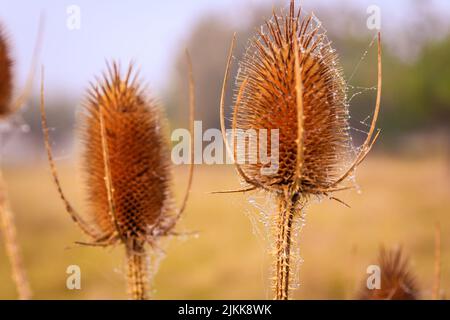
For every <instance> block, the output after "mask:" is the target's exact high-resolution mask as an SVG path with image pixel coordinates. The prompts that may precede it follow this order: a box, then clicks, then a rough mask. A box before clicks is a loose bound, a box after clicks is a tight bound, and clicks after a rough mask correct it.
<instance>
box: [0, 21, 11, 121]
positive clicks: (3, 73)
mask: <svg viewBox="0 0 450 320" xmlns="http://www.w3.org/2000/svg"><path fill="white" fill-rule="evenodd" d="M12 66H13V61H12V59H11V56H10V51H9V43H8V40H7V39H6V36H5V33H4V31H3V28H2V26H1V25H0V117H2V116H4V115H7V114H9V113H10V107H11V99H12V91H13V80H12Z"/></svg>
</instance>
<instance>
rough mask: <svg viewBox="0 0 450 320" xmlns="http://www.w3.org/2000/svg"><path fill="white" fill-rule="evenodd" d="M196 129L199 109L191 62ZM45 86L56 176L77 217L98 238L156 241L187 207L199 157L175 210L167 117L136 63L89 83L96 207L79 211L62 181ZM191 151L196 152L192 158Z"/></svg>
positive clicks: (89, 177) (86, 135) (88, 169)
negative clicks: (142, 82)
mask: <svg viewBox="0 0 450 320" xmlns="http://www.w3.org/2000/svg"><path fill="white" fill-rule="evenodd" d="M188 61H189V66H190V81H191V82H190V83H191V88H190V89H191V90H190V92H191V103H190V117H191V130H192V123H193V113H194V99H193V90H194V89H193V79H192V68H191V64H190V59H189V60H188ZM43 82H44V81H43V79H42V86H41V116H42V127H43V131H44V138H45V144H46V149H47V153H48V158H49V162H50V166H51V169H52V174H53V178H54V181H55V184H56V186H57V188H58V192H59V194H60V196H61V199H62V200H63V202H64V203H65V205H66V209H67V211H68V212H69V214H70V215H71V217H72V219H73V220H74V221H75V222H76V223H77V224H78V225H79V226H80V227H81V229H82V230H83V231H84V232H85V233H86V234H87V235H89V236H90V237H91V238H93V240H94V242H93V243H92V244H97V245H110V244H114V243H115V242H117V241H121V242H123V243H125V244H126V245H127V246H128V245H129V246H131V247H134V246H138V247H139V246H142V245H144V244H145V243H150V244H153V243H154V242H155V241H156V240H157V239H158V238H159V237H161V236H163V235H166V234H168V232H170V231H171V229H172V228H173V227H174V224H175V222H176V220H177V219H178V218H179V216H180V214H181V213H182V212H183V210H184V209H185V206H186V202H187V199H188V194H189V190H190V186H191V183H192V172H193V161H192V164H191V170H190V174H189V182H188V188H187V191H186V194H185V197H184V199H183V202H182V205H181V207H180V209H179V210H177V212H175V214H173V213H174V211H175V210H174V209H175V207H174V203H173V197H172V192H171V179H172V176H171V163H170V158H169V157H170V153H169V150H168V145H167V141H166V140H165V136H164V135H165V130H164V127H165V122H166V120H165V118H164V116H163V113H162V111H161V110H160V107H159V105H158V103H157V102H156V101H155V100H153V99H151V98H149V97H148V96H147V95H146V92H145V90H144V88H143V87H141V86H140V84H139V81H138V78H137V74H134V72H133V68H132V66H130V67H129V69H128V72H127V73H126V74H125V75H122V74H121V72H120V67H119V65H118V64H117V63H113V64H112V66H110V65H108V71H107V73H105V74H104V75H103V78H102V79H97V82H98V83H97V84H91V89H90V91H89V92H88V98H87V100H86V102H85V104H84V112H83V113H82V116H81V119H80V120H81V125H80V134H81V140H82V142H83V144H84V168H85V174H86V184H87V188H88V194H89V199H88V200H89V204H90V209H91V215H90V217H91V218H92V219H90V220H91V221H89V223H88V222H87V221H86V220H85V219H83V217H82V216H80V215H79V214H78V213H76V212H75V210H74V209H73V207H72V205H71V204H70V203H69V201H68V200H67V198H66V197H65V195H64V193H63V192H62V189H61V184H60V182H59V179H58V175H57V172H56V167H55V164H54V161H53V155H52V151H51V147H50V142H49V134H48V126H47V119H46V115H45V108H44V87H43ZM192 156H193V154H191V158H192Z"/></svg>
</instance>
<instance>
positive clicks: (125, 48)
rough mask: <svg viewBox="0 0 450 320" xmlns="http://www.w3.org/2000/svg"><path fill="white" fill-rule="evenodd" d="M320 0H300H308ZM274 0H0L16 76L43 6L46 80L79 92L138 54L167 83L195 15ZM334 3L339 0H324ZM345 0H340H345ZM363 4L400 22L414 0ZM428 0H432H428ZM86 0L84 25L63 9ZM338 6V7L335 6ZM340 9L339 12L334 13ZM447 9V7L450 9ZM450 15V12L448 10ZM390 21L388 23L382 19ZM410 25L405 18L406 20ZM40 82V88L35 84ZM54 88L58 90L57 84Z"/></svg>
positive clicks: (440, 2) (237, 12)
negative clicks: (110, 64) (113, 64)
mask: <svg viewBox="0 0 450 320" xmlns="http://www.w3.org/2000/svg"><path fill="white" fill-rule="evenodd" d="M314 1H317V0H309V1H300V2H299V1H297V3H302V4H305V3H306V5H309V4H311V3H313V2H314ZM288 2H289V1H288V0H286V1H274V0H214V1H212V0H190V1H188V0H166V1H143V0H142V1H138V0H130V1H119V0H96V1H92V0H91V1H89V0H63V1H51V0H36V1H28V0H15V1H11V0H0V8H1V9H0V21H1V22H2V23H4V25H5V26H6V29H7V32H8V34H9V35H10V38H11V43H12V47H13V54H14V57H15V58H16V74H17V77H16V80H17V81H16V83H17V84H18V85H19V87H20V84H21V83H23V81H24V78H25V75H26V73H27V70H28V66H29V61H30V57H31V54H32V51H33V46H34V42H35V38H36V33H37V26H38V20H39V12H40V11H41V10H44V11H45V15H46V23H45V36H44V43H43V49H42V52H41V61H42V62H43V63H44V64H45V66H46V78H47V86H49V87H52V88H60V89H61V90H63V91H66V90H70V92H72V93H75V94H80V93H81V92H83V90H84V89H85V87H86V85H87V83H88V82H89V81H90V80H92V79H93V76H94V75H96V74H98V73H99V72H100V71H101V70H103V69H104V62H105V59H107V58H108V59H111V58H116V59H120V60H121V61H123V62H128V61H129V60H130V59H135V60H136V61H137V62H138V64H139V65H140V67H141V72H142V75H143V76H144V78H145V79H146V80H147V81H148V82H149V84H150V85H151V86H152V87H153V88H156V90H158V91H160V90H163V89H164V87H165V85H166V81H167V79H168V75H169V74H170V72H171V71H172V63H173V58H174V55H175V54H176V53H177V50H178V49H179V45H180V44H183V43H184V40H185V39H186V37H187V36H188V35H189V32H190V30H191V28H192V26H193V25H194V24H195V22H196V21H197V20H198V19H199V18H200V17H201V16H202V15H204V14H206V13H207V12H210V11H212V12H214V11H216V12H217V11H220V12H222V14H223V16H225V17H229V19H230V23H240V22H243V21H245V17H246V12H248V11H247V10H246V8H248V7H250V6H251V5H252V4H257V3H278V4H282V5H286V6H287V5H288ZM320 2H321V3H325V4H327V5H328V4H330V5H336V3H337V1H327V0H321V1H320ZM341 2H342V1H339V3H341ZM346 2H352V4H354V3H355V2H356V5H357V6H359V7H361V14H364V8H366V7H367V6H368V5H370V4H378V5H379V6H380V7H381V8H382V13H383V19H384V20H383V27H384V26H386V27H387V28H390V27H392V26H393V25H397V26H400V27H401V26H402V25H401V24H402V21H404V20H405V19H409V18H411V17H408V6H409V5H410V4H411V0H401V1H389V0H378V1H377V0H359V1H346ZM427 2H428V1H427ZM431 2H433V3H435V4H436V6H437V7H439V9H440V10H443V11H444V12H447V14H448V13H449V12H450V1H446V0H435V1H429V3H431ZM70 5H78V6H79V7H80V8H81V30H78V31H70V30H69V29H68V28H67V27H66V21H67V13H66V9H67V7H68V6H70ZM337 13H338V11H337ZM337 17H339V15H337ZM449 17H450V14H449ZM449 20H450V18H449ZM385 22H386V23H385ZM405 27H407V26H405ZM36 89H37V88H36ZM52 91H53V93H49V95H52V94H58V93H57V92H55V91H54V90H52Z"/></svg>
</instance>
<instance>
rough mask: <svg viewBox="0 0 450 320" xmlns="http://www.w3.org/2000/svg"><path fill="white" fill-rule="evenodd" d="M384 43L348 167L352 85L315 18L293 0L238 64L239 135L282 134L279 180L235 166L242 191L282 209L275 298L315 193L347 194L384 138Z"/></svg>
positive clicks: (249, 166) (285, 293)
mask: <svg viewBox="0 0 450 320" xmlns="http://www.w3.org/2000/svg"><path fill="white" fill-rule="evenodd" d="M378 40H379V41H378V50H379V51H378V56H379V58H378V73H379V74H378V94H377V102H376V107H375V112H374V116H373V119H372V124H371V127H370V130H369V132H368V136H367V138H366V141H365V142H364V144H363V145H362V146H361V148H360V151H359V153H358V154H357V155H356V157H355V158H354V160H351V161H350V164H349V165H348V167H346V168H345V162H346V160H347V162H348V159H349V157H350V155H352V150H353V148H352V141H351V137H350V134H349V123H348V118H349V112H348V106H347V100H346V84H345V81H344V78H343V76H342V72H341V69H340V67H339V61H338V58H337V55H336V53H335V51H334V49H333V48H332V47H331V45H330V42H329V41H328V40H327V37H326V35H325V31H324V30H323V28H322V26H321V24H320V22H318V20H317V19H316V18H315V17H314V16H313V15H302V12H301V9H298V11H297V12H296V9H295V4H294V1H291V5H290V10H289V13H288V14H287V15H286V16H284V17H280V16H278V15H277V14H276V13H275V12H274V15H273V18H272V20H270V21H267V22H266V25H265V30H263V29H262V30H261V31H259V34H258V37H255V38H254V39H253V40H252V41H251V46H250V48H249V50H248V51H247V54H246V55H245V57H244V58H243V60H242V61H241V63H240V71H239V74H238V77H237V85H238V93H237V95H236V99H235V105H234V110H233V119H232V128H233V131H234V132H235V131H236V130H237V129H239V130H243V131H244V132H246V131H248V130H255V131H258V130H260V129H266V130H268V131H270V130H272V129H278V130H279V141H278V146H279V150H278V152H279V159H278V160H279V167H278V171H277V172H276V173H275V174H272V175H264V174H262V171H261V169H262V168H264V165H263V164H262V163H261V162H260V161H259V162H257V163H245V164H242V165H241V164H238V163H237V162H236V161H235V165H236V169H237V171H238V172H239V174H240V177H241V178H242V180H243V182H244V183H246V184H247V186H246V188H244V189H243V190H242V191H251V190H263V191H266V192H267V193H268V194H270V195H273V196H274V197H275V198H276V200H277V202H278V209H279V210H278V212H277V213H276V214H275V215H274V219H273V220H274V222H273V226H274V230H273V232H274V239H275V240H274V241H275V245H274V255H275V259H274V261H275V266H274V270H275V271H274V296H275V299H288V297H289V290H290V283H291V280H292V279H291V278H292V271H291V258H292V252H291V251H292V250H291V249H292V245H293V243H292V238H293V236H292V234H293V230H294V226H295V224H296V222H297V221H298V220H299V218H300V217H301V211H302V209H303V207H304V206H305V204H306V203H307V202H308V199H309V198H310V197H311V196H313V195H316V196H327V197H330V198H333V199H335V198H334V197H332V196H331V194H332V193H333V192H335V191H339V190H342V189H345V188H348V187H346V186H342V185H341V184H342V183H343V182H345V181H346V180H347V178H348V177H349V176H350V175H351V174H352V172H354V169H355V168H356V167H357V165H358V164H360V163H361V162H362V161H363V160H364V158H365V157H366V155H367V154H368V152H369V151H370V149H371V147H372V145H373V143H374V142H375V140H376V138H377V136H378V132H377V133H376V134H375V124H376V120H377V116H378V110H379V104H380V97H381V47H380V38H379V39H378ZM233 46H234V39H233V42H232V45H231V49H230V54H229V57H228V63H227V68H226V73H225V78H224V87H223V91H222V99H221V118H222V119H221V127H222V132H223V134H224V139H225V141H226V143H227V139H226V137H225V121H224V96H225V84H226V82H227V79H228V72H229V67H230V62H231V57H232V51H233ZM234 137H235V135H234V134H233V139H234ZM234 145H236V144H234ZM245 147H246V148H245V150H244V154H245V159H249V158H250V157H251V156H252V154H251V153H254V154H258V155H259V151H258V150H255V149H254V148H253V149H252V148H250V147H247V146H245ZM267 149H268V150H270V149H271V141H267ZM227 150H228V152H229V153H230V154H231V155H233V157H234V159H236V151H237V150H236V147H235V150H231V147H230V146H229V144H228V143H227ZM254 154H253V156H254ZM258 158H259V157H258ZM343 168H344V169H343ZM336 200H337V199H336Z"/></svg>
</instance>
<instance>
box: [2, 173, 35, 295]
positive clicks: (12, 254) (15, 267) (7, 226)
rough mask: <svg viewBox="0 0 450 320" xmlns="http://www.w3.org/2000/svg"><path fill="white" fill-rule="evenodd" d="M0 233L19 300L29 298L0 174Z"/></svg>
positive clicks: (27, 284) (10, 213)
mask: <svg viewBox="0 0 450 320" xmlns="http://www.w3.org/2000/svg"><path fill="white" fill-rule="evenodd" d="M0 231H1V233H2V234H3V240H4V241H5V248H6V254H7V256H8V258H9V261H10V263H11V272H12V278H13V280H14V283H15V285H16V288H17V293H18V295H19V299H21V300H28V299H30V298H31V288H30V284H29V282H28V278H27V274H26V272H25V268H24V266H23V262H22V255H21V253H20V247H19V245H18V241H17V234H16V226H15V224H14V217H13V214H12V211H11V209H10V205H9V201H8V194H7V191H6V187H5V185H4V182H3V177H2V174H1V172H0Z"/></svg>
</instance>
